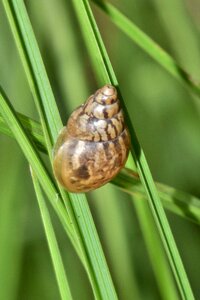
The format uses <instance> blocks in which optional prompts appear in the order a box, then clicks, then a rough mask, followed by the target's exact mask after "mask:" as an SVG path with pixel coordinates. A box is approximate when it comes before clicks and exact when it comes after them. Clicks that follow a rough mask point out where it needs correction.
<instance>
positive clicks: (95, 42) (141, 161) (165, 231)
mask: <svg viewBox="0 0 200 300" xmlns="http://www.w3.org/2000/svg"><path fill="white" fill-rule="evenodd" d="M73 4H74V8H75V11H76V14H77V17H78V20H79V22H80V25H81V29H82V33H83V36H84V38H85V42H86V45H87V47H88V51H89V53H90V56H91V57H92V62H93V64H94V68H95V70H96V75H97V78H98V79H99V81H100V82H101V81H103V82H104V83H112V84H113V85H115V86H117V87H118V83H117V79H116V76H115V74H114V71H113V69H112V66H111V63H110V60H109V58H108V55H107V52H106V49H105V47H104V44H103V41H102V39H101V36H100V33H99V31H98V27H97V25H96V22H95V19H94V16H93V14H92V11H91V8H90V5H89V2H88V1H87V0H81V1H80V0H79V1H78V0H74V1H73ZM123 107H124V110H125V112H126V116H127V119H128V120H127V123H128V126H129V130H130V133H131V136H132V147H131V152H132V155H133V158H134V162H135V164H136V166H137V169H138V173H139V175H140V178H141V181H142V183H143V185H144V187H145V190H146V193H147V195H148V203H149V206H150V208H151V213H152V215H153V218H154V221H155V223H156V225H157V229H158V231H159V234H160V237H161V240H162V242H163V246H164V249H165V251H166V254H167V257H168V259H169V262H170V265H171V268H172V271H173V274H174V277H175V280H176V283H177V286H178V288H179V292H180V294H181V297H182V299H193V298H194V297H193V293H192V290H191V287H190V284H189V281H188V278H187V275H186V272H185V269H184V266H183V264H182V261H181V258H180V255H179V253H178V249H177V247H176V243H175V240H174V238H173V235H172V232H171V229H170V226H169V224H168V221H167V218H166V215H165V212H164V209H163V207H162V204H161V201H160V199H159V196H158V193H157V190H156V187H155V184H154V182H153V178H152V176H151V173H150V170H149V167H148V164H147V161H146V158H145V155H144V153H143V150H142V148H141V146H140V144H139V142H138V140H137V137H136V134H135V130H134V128H133V125H132V123H131V120H130V118H129V116H128V112H127V110H126V107H125V105H123Z"/></svg>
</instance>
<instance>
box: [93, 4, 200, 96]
mask: <svg viewBox="0 0 200 300" xmlns="http://www.w3.org/2000/svg"><path fill="white" fill-rule="evenodd" d="M92 1H93V2H94V3H95V4H97V5H98V6H99V7H100V8H101V9H103V11H104V12H105V13H106V14H107V15H108V16H109V18H110V20H111V21H112V22H113V23H114V24H115V25H116V26H117V27H118V28H119V29H121V30H122V31H123V32H124V33H125V34H126V35H127V36H128V37H129V38H130V39H131V40H132V41H134V42H135V43H136V44H137V45H138V46H139V47H140V48H141V49H142V50H144V51H145V52H146V53H148V54H149V55H150V56H151V57H152V58H153V59H154V60H155V61H156V62H157V63H158V64H159V65H161V66H162V67H163V68H164V69H165V70H166V71H167V72H169V73H170V74H171V75H172V76H173V77H174V78H176V79H177V80H178V81H179V82H180V83H182V85H183V86H185V87H186V88H189V90H190V91H191V92H192V93H194V94H196V95H198V96H200V85H199V82H196V81H194V79H193V78H192V76H191V75H190V74H188V73H187V72H186V71H185V70H184V69H183V68H181V66H179V65H178V64H177V62H176V61H175V60H174V59H173V58H172V57H171V56H170V55H169V54H168V53H167V52H166V51H165V50H164V49H162V48H161V47H160V46H159V45H158V44H157V43H156V42H154V41H153V40H152V39H151V38H150V37H149V36H148V35H146V34H145V33H144V32H143V31H142V30H141V29H139V28H138V27H137V26H136V25H135V24H134V23H133V22H132V21H130V20H129V19H128V18H127V17H126V16H124V15H123V14H122V13H121V12H120V11H119V10H118V9H117V8H115V7H114V6H113V5H112V4H110V3H108V2H104V1H101V0H92Z"/></svg>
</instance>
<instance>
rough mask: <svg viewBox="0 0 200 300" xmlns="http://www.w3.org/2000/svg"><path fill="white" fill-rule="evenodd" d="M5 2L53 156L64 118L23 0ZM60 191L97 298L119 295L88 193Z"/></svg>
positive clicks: (113, 297)
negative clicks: (93, 216) (95, 223)
mask: <svg viewBox="0 0 200 300" xmlns="http://www.w3.org/2000/svg"><path fill="white" fill-rule="evenodd" d="M3 3H4V7H5V10H6V13H7V16H8V20H9V22H10V25H11V28H12V31H13V33H14V38H15V40H16V44H17V47H18V50H19V53H20V56H21V59H22V62H23V65H24V66H25V70H26V74H27V78H28V79H29V84H30V86H31V91H32V93H33V96H34V100H35V103H36V106H37V109H38V111H39V115H40V118H41V123H42V128H43V131H44V136H45V141H46V144H47V149H48V153H49V157H50V159H52V157H51V152H52V142H55V140H56V138H57V135H58V133H59V130H60V128H61V120H60V117H59V114H58V110H57V107H56V103H55V100H54V97H53V94H52V91H51V87H50V84H49V81H48V78H47V75H46V72H45V69H44V66H43V62H42V58H41V55H40V52H39V48H38V45H37V42H36V39H35V36H34V33H33V30H32V27H31V23H30V20H29V18H28V15H27V11H26V8H25V5H24V3H23V1H21V0H15V1H14V0H12V1H7V0H4V1H3ZM60 193H61V196H62V198H63V200H64V204H65V206H66V208H67V211H68V214H69V217H70V220H71V224H72V226H73V229H74V233H75V235H76V238H77V241H78V243H79V247H80V249H81V252H82V257H84V266H85V267H86V270H87V273H88V276H89V278H90V281H91V284H92V287H93V291H94V293H95V296H96V297H97V298H101V297H102V299H116V298H117V296H116V292H115V289H114V286H113V283H112V279H111V276H110V273H109V269H108V266H107V264H106V260H105V257H104V253H103V250H102V247H101V244H100V241H99V238H98V235H97V232H96V228H95V225H94V222H93V220H92V216H91V213H90V211H89V207H88V203H87V199H86V196H85V195H84V194H79V195H75V194H69V197H68V195H67V193H65V192H64V191H63V190H61V189H60Z"/></svg>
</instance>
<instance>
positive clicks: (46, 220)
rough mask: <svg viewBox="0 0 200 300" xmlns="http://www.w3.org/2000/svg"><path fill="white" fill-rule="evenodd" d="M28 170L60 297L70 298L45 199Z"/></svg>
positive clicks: (34, 177)
mask: <svg viewBox="0 0 200 300" xmlns="http://www.w3.org/2000/svg"><path fill="white" fill-rule="evenodd" d="M30 170H31V176H32V179H33V185H34V189H35V194H36V198H37V200H38V205H39V208H40V213H41V217H42V221H43V225H44V230H45V234H46V238H47V242H48V246H49V250H50V254H51V259H52V262H53V266H54V270H55V274H56V279H57V283H58V287H59V291H60V295H61V299H62V300H66V299H69V300H72V295H71V292H70V288H69V283H68V280H67V276H66V274H65V269H64V265H63V262H62V257H61V254H60V250H59V247H58V243H57V240H56V236H55V232H54V229H53V225H52V223H51V218H50V215H49V211H48V208H47V206H46V203H45V200H44V197H43V194H42V191H41V188H40V185H39V181H38V179H37V177H36V175H35V173H34V171H33V170H32V168H31V167H30Z"/></svg>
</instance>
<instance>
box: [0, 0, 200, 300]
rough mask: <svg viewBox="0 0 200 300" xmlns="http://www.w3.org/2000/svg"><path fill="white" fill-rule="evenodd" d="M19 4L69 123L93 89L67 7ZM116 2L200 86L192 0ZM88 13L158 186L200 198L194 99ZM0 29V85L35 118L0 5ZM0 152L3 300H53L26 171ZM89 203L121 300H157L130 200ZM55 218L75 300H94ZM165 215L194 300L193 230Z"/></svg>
mask: <svg viewBox="0 0 200 300" xmlns="http://www.w3.org/2000/svg"><path fill="white" fill-rule="evenodd" d="M25 2H26V6H27V9H28V13H29V16H30V19H31V22H32V25H33V28H34V32H35V34H36V37H37V40H38V43H39V47H40V50H41V53H42V57H43V59H44V63H45V66H46V69H47V73H48V76H49V79H50V82H51V85H52V88H53V91H54V95H55V97H56V100H57V103H58V106H59V110H60V113H61V116H62V119H63V123H66V120H67V118H68V116H69V114H70V113H71V111H72V110H73V109H74V108H75V107H76V106H78V105H79V104H81V103H83V102H84V101H85V100H86V98H87V97H88V96H89V95H90V94H92V93H93V92H94V91H95V90H96V89H97V88H98V86H97V84H96V81H95V77H94V74H93V71H92V67H91V63H90V60H89V57H88V54H87V51H86V48H85V45H84V43H83V40H82V37H81V33H80V29H79V26H78V24H77V21H76V18H75V15H74V12H73V9H72V5H71V1H64V0H57V1H56V0H51V1H48V2H47V1H44V0H43V1H33V0H28V1H25ZM112 3H113V4H114V5H115V6H116V7H117V8H119V10H120V11H121V12H122V13H124V14H125V15H126V16H128V17H129V18H130V19H131V20H132V21H133V22H134V23H135V24H137V25H138V26H139V27H140V28H141V29H142V30H143V31H144V32H145V33H147V34H148V35H149V36H150V37H152V38H153V39H154V40H155V41H156V42H157V43H158V44H159V45H160V46H162V47H163V48H164V49H165V50H166V51H167V52H168V53H170V54H171V55H172V56H173V57H174V58H175V59H176V61H177V62H178V63H179V64H180V65H181V66H182V67H183V68H184V69H185V70H187V71H188V73H190V74H191V76H192V78H193V79H194V80H195V81H196V82H200V55H199V53H200V42H199V40H200V39H199V37H200V2H199V1H198V0H185V1H183V0H162V1H160V0H148V1H147V0H133V1H129V0H124V1H119V0H118V1H117V0H113V1H112ZM92 7H93V10H94V13H95V16H96V19H97V23H98V25H99V28H100V32H101V34H102V36H103V40H104V42H105V45H106V48H107V51H108V53H109V56H110V59H111V62H112V64H113V68H114V70H115V72H116V75H117V78H118V80H119V84H120V86H121V91H122V94H123V96H124V99H125V102H126V104H127V107H128V109H129V111H130V112H131V118H132V120H133V124H134V125H135V128H136V131H137V135H138V138H139V141H140V142H141V144H142V146H143V148H144V151H145V154H146V157H147V160H148V163H149V165H150V168H151V171H152V174H153V176H154V179H155V180H156V181H159V182H162V183H166V184H168V185H171V186H173V187H175V188H178V189H181V190H183V191H187V192H189V193H191V194H194V195H196V196H198V197H200V184H199V180H200V176H199V174H200V119H199V117H200V99H199V98H196V97H194V96H192V95H191V94H189V92H188V91H187V90H186V89H184V88H183V87H182V86H181V85H180V84H179V83H178V82H176V81H175V79H174V78H172V77H171V76H170V75H169V74H168V73H167V72H166V71H165V70H163V68H162V67H160V66H159V65H158V64H157V63H155V62H154V61H153V60H152V59H151V58H150V57H149V56H148V55H147V54H145V53H144V52H143V51H142V50H140V49H139V48H138V47H137V46H136V45H135V44H134V43H133V42H131V41H130V40H129V39H128V38H127V37H126V36H125V35H124V34H123V33H121V32H120V31H119V30H118V29H117V28H116V27H115V26H114V25H113V24H111V22H110V21H109V19H108V18H107V17H106V16H105V15H104V13H103V12H101V11H100V10H99V9H97V8H96V7H95V6H94V5H92ZM0 24H1V25H0V36H1V42H0V70H1V72H0V82H1V85H2V86H3V88H4V89H5V91H6V93H7V95H8V96H9V98H10V99H11V101H12V103H13V105H14V107H15V109H16V110H17V111H19V112H21V113H23V114H25V115H27V116H29V117H32V118H34V119H36V120H38V116H37V114H36V109H35V107H34V104H33V99H32V96H31V94H30V91H29V87H28V83H27V80H26V77H25V74H24V71H23V67H22V65H21V62H20V59H19V56H18V52H17V49H16V46H15V44H14V40H13V37H12V34H11V32H10V28H9V25H8V22H7V20H6V16H5V12H4V8H3V5H2V4H1V3H0ZM0 145H1V147H0V154H1V156H0V170H1V171H0V299H2V300H4V299H6V300H12V299H13V300H14V299H20V300H21V299H28V300H32V299H44V300H45V299H48V300H51V299H52V300H55V299H59V293H58V288H57V284H56V280H55V275H54V271H53V267H52V264H51V260H50V255H49V251H48V246H47V242H46V239H45V235H44V230H43V227H42V222H41V218H40V214H39V209H38V206H37V201H36V198H35V194H34V191H33V186H32V182H31V178H30V176H29V167H28V164H27V162H26V161H25V159H24V157H23V155H22V153H21V151H20V149H19V147H18V145H17V144H16V142H15V141H14V140H13V139H11V138H8V137H6V136H3V135H0ZM45 159H46V158H45V157H44V160H45ZM111 194H112V197H111ZM113 194H114V195H115V197H113ZM89 198H90V206H91V209H92V213H93V216H94V220H95V224H96V226H97V228H98V232H99V235H100V238H101V241H102V244H103V247H104V251H105V255H106V258H107V261H108V264H109V267H110V269H111V273H112V277H113V280H114V283H115V286H116V289H117V292H118V294H119V298H120V299H126V300H129V299H133V295H135V297H134V299H162V298H161V295H160V294H159V290H158V287H157V284H156V281H155V278H154V274H153V271H152V267H151V264H150V262H149V259H148V256H147V252H146V248H145V244H144V241H143V237H142V232H141V229H140V224H139V223H138V220H137V216H136V213H135V210H134V206H133V204H132V202H131V201H130V198H129V196H127V195H126V194H124V193H122V192H120V191H119V190H118V189H116V188H114V187H112V186H111V185H110V184H108V185H106V186H105V187H103V188H101V189H99V190H98V191H95V192H93V193H90V195H89ZM50 209H51V208H50ZM52 217H53V220H54V224H55V228H56V232H57V236H58V240H59V245H60V249H61V252H62V254H63V259H64V262H65V266H66V271H67V274H68V278H69V282H70V285H71V287H72V292H73V296H74V299H83V300H84V299H93V295H92V291H91V288H90V285H89V282H88V279H87V276H86V273H85V271H84V269H83V267H82V265H81V264H80V262H79V260H78V258H77V256H76V254H75V252H74V250H73V249H72V246H71V244H70V242H69V241H68V240H67V239H66V236H65V234H64V232H63V230H62V228H61V226H60V224H59V223H58V221H57V219H56V217H55V218H54V213H53V212H52ZM168 217H169V222H170V225H171V227H172V231H173V233H174V236H175V239H176V242H177V245H178V248H179V250H180V254H181V257H182V259H183V262H184V265H185V268H186V271H187V273H188V276H189V279H190V282H191V285H192V288H193V290H194V294H195V296H196V299H200V288H199V276H200V260H199V249H200V235H199V233H200V230H199V227H198V226H197V225H194V224H192V223H190V222H188V221H186V220H184V219H181V218H180V217H177V216H175V215H173V214H168Z"/></svg>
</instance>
